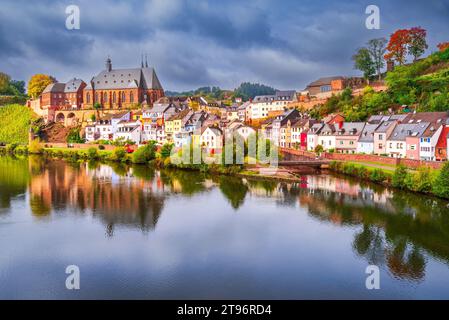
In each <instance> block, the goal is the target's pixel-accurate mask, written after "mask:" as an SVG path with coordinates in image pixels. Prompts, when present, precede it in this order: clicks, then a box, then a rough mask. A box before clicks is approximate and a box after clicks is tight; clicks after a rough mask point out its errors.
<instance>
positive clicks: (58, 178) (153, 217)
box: [30, 161, 164, 229]
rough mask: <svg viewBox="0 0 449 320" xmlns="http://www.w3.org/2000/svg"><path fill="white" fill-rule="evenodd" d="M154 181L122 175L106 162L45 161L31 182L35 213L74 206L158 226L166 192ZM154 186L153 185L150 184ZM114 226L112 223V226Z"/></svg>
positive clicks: (117, 220)
mask: <svg viewBox="0 0 449 320" xmlns="http://www.w3.org/2000/svg"><path fill="white" fill-rule="evenodd" d="M154 185H155V182H154V181H144V180H142V179H130V177H129V175H128V174H125V175H124V176H119V175H117V174H116V173H114V172H113V170H112V169H111V168H110V167H108V166H104V165H100V166H99V167H97V168H95V169H89V168H88V165H87V164H81V165H80V166H79V167H78V168H77V167H71V166H69V165H67V164H66V163H65V162H62V161H51V162H49V163H47V164H44V165H43V167H42V170H41V171H40V172H39V173H38V174H36V175H34V176H33V177H32V179H31V182H30V195H31V200H30V201H31V202H32V203H31V204H32V210H33V214H36V215H42V212H44V213H46V214H50V212H51V210H56V211H57V210H58V209H65V208H67V207H68V208H74V209H76V210H78V211H81V212H85V211H87V212H89V211H90V212H92V214H93V215H94V216H96V217H99V218H100V219H102V220H104V222H105V224H107V225H108V226H111V225H114V224H121V225H133V226H138V227H140V228H142V229H151V228H154V227H155V225H156V223H157V220H158V217H159V215H160V214H161V211H162V208H163V205H164V195H163V193H159V192H152V191H153V190H154V189H156V190H157V188H156V187H153V186H154ZM147 186H150V187H147ZM109 228H110V227H109Z"/></svg>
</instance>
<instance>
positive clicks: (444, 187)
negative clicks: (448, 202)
mask: <svg viewBox="0 0 449 320" xmlns="http://www.w3.org/2000/svg"><path fill="white" fill-rule="evenodd" d="M433 192H434V193H435V195H437V196H439V197H442V198H449V162H446V163H445V164H444V166H443V168H442V169H441V171H440V173H439V174H438V176H437V177H436V179H435V182H434V184H433Z"/></svg>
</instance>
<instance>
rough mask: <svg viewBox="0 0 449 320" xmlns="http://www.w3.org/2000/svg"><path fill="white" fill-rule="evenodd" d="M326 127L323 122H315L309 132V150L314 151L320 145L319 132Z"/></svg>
mask: <svg viewBox="0 0 449 320" xmlns="http://www.w3.org/2000/svg"><path fill="white" fill-rule="evenodd" d="M323 127H324V124H323V123H315V124H314V125H312V127H311V128H310V130H309V132H307V150H308V151H314V150H315V148H316V146H317V145H318V134H319V133H320V131H321V129H322V128H323Z"/></svg>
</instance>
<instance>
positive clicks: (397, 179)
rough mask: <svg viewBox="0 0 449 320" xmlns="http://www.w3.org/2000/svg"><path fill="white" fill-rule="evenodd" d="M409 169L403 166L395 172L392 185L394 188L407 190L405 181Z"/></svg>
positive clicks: (398, 167)
mask: <svg viewBox="0 0 449 320" xmlns="http://www.w3.org/2000/svg"><path fill="white" fill-rule="evenodd" d="M407 175H408V172H407V167H406V166H403V165H399V166H397V167H396V170H395V171H394V174H393V178H392V180H391V183H392V185H393V187H395V188H399V189H405V186H406V184H405V181H406V179H407Z"/></svg>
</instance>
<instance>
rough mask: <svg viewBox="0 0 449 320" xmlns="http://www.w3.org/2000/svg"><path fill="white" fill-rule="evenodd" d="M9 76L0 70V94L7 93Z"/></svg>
mask: <svg viewBox="0 0 449 320" xmlns="http://www.w3.org/2000/svg"><path fill="white" fill-rule="evenodd" d="M10 80H11V77H10V76H9V75H7V74H6V73H3V72H0V94H5V93H7V91H8V89H9V81H10Z"/></svg>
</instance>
